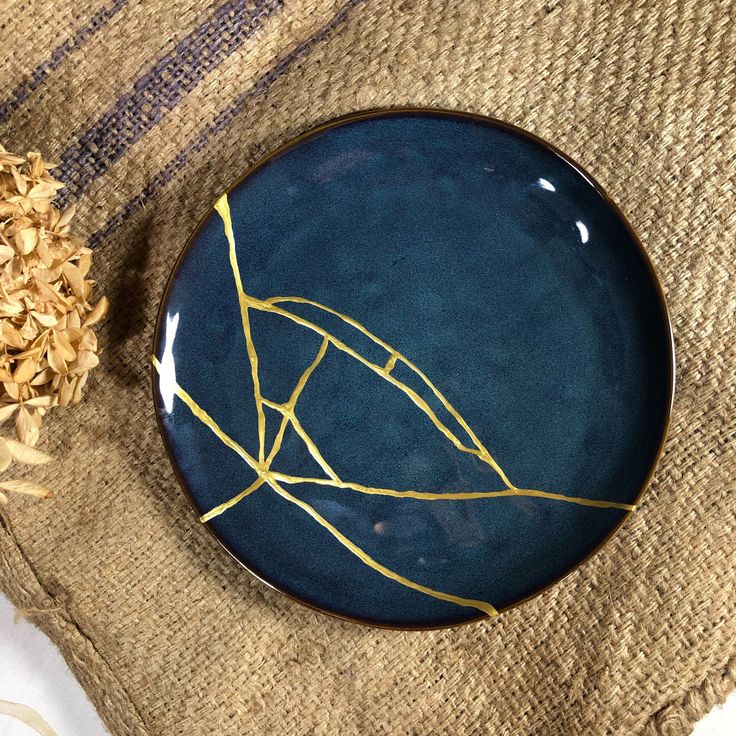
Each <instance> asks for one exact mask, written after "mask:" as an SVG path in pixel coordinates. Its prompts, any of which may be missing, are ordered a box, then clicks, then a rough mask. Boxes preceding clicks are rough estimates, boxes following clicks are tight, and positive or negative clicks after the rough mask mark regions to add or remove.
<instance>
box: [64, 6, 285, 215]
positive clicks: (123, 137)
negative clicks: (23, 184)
mask: <svg viewBox="0 0 736 736" xmlns="http://www.w3.org/2000/svg"><path fill="white" fill-rule="evenodd" d="M282 4H283V0H255V2H252V3H250V2H249V3H246V2H244V0H230V2H227V3H226V4H225V5H222V6H221V7H219V8H218V9H217V10H216V11H215V13H214V14H213V15H212V16H210V17H209V18H208V19H207V20H206V21H205V22H204V23H202V24H201V25H200V26H199V27H197V28H196V29H195V30H194V31H192V32H191V33H190V34H189V35H188V36H186V37H185V38H183V39H182V40H181V41H179V43H178V44H177V45H176V48H175V49H174V50H173V51H172V52H171V53H170V54H167V55H166V56H164V57H163V58H162V59H161V60H160V61H159V62H157V63H156V65H155V66H154V67H153V68H151V69H150V70H149V71H148V72H146V73H145V74H144V75H143V76H141V77H140V78H139V79H138V80H137V81H136V82H135V84H134V85H133V91H132V92H130V93H129V94H126V95H124V96H123V97H121V98H120V99H119V100H118V101H117V103H116V104H115V106H114V107H113V108H111V109H110V110H109V111H108V112H106V113H105V114H104V115H103V116H102V117H101V118H100V119H99V120H98V121H97V122H96V123H95V124H94V125H92V127H90V128H89V129H88V130H86V131H85V132H84V133H83V134H82V135H81V136H80V137H79V139H78V140H77V141H75V142H74V143H73V144H72V145H70V146H69V147H68V148H67V149H66V150H65V151H64V152H63V153H62V154H61V156H59V157H58V161H59V165H58V170H57V172H56V175H57V176H58V177H59V178H61V179H62V180H63V181H65V182H66V184H67V186H66V189H64V190H62V192H61V193H60V196H59V204H60V206H61V207H64V206H65V205H66V204H67V203H68V200H69V199H70V198H71V197H79V196H80V195H81V194H83V193H84V192H85V191H87V189H88V188H89V187H90V185H91V184H92V182H94V181H95V179H97V177H99V176H102V175H103V174H104V173H105V172H106V171H107V170H108V169H109V168H110V166H111V165H112V164H113V163H114V162H115V161H117V160H118V159H120V158H121V157H122V156H123V155H124V154H125V152H126V151H127V150H128V149H129V148H130V146H132V145H133V144H134V143H135V142H136V141H138V140H140V138H142V137H143V135H144V134H145V133H147V132H148V131H149V130H151V128H153V127H154V126H155V125H156V124H157V123H158V122H159V121H160V120H161V118H162V117H163V116H164V115H165V114H166V112H168V111H169V110H172V109H174V108H175V107H176V106H177V105H178V104H179V102H180V101H181V100H182V98H184V97H185V96H186V95H187V93H188V92H190V91H191V90H192V89H193V88H194V87H196V86H197V84H198V83H199V82H200V81H201V80H202V78H203V77H204V76H205V74H207V73H208V72H210V71H212V70H213V69H215V68H216V67H218V66H219V65H220V64H221V63H222V62H223V61H224V60H225V59H227V57H228V56H230V55H231V54H232V53H233V52H234V51H236V50H237V49H238V48H239V47H240V46H242V45H243V43H244V42H245V41H246V40H247V39H249V38H250V37H251V36H252V35H253V34H254V33H255V32H256V31H258V30H259V29H260V28H261V27H262V26H263V23H264V21H265V20H266V19H267V18H268V17H269V16H271V15H272V14H273V13H274V12H275V11H276V10H277V9H278V8H280V7H281V5H282Z"/></svg>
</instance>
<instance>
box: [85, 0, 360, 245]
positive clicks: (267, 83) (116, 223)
mask: <svg viewBox="0 0 736 736" xmlns="http://www.w3.org/2000/svg"><path fill="white" fill-rule="evenodd" d="M364 2H365V0H348V2H346V3H345V4H344V5H343V6H342V8H341V9H340V10H339V11H338V12H337V13H336V14H335V15H334V16H333V17H332V18H331V19H330V20H329V21H328V22H327V23H326V24H325V25H324V26H322V28H320V29H319V30H318V31H317V32H316V33H315V34H314V35H313V36H310V37H309V38H308V39H306V40H305V41H302V42H301V43H300V44H299V45H298V46H296V47H294V49H292V51H290V52H289V53H288V54H287V55H286V56H284V57H282V58H281V59H280V60H279V61H278V62H277V63H276V64H275V65H274V66H273V67H271V69H269V70H268V71H267V72H266V73H265V74H263V75H262V76H261V77H260V78H259V79H258V81H257V82H256V83H255V84H254V85H253V86H252V87H250V88H249V89H247V90H245V92H243V93H242V94H241V95H240V96H239V97H238V98H237V99H236V100H235V102H234V103H233V104H232V105H231V106H230V107H227V108H225V109H224V110H222V111H221V112H220V113H219V114H218V115H217V117H216V118H215V119H214V121H213V122H212V123H210V124H209V125H208V126H207V127H206V128H203V129H202V131H201V132H200V134H199V136H198V137H197V138H196V139H195V140H194V141H192V142H191V143H189V144H188V145H187V146H186V147H185V148H183V149H182V150H181V152H180V153H179V154H178V155H177V156H176V157H175V158H173V159H171V161H169V163H168V164H166V166H164V168H163V169H161V170H160V171H159V172H158V173H157V174H156V175H155V176H154V177H153V178H152V179H151V180H150V181H149V182H148V184H146V186H145V187H144V189H143V191H141V192H140V194H137V195H136V196H135V197H133V198H132V199H130V200H128V202H127V203H126V204H125V206H124V207H123V208H122V209H121V210H120V211H119V212H118V213H117V214H116V215H114V216H113V217H112V218H111V219H110V220H108V221H107V223H105V225H103V226H102V227H101V228H100V229H99V230H97V232H95V233H94V234H93V235H92V236H91V237H90V238H89V241H88V242H89V245H91V246H92V247H94V246H96V245H98V244H99V243H100V242H101V241H102V240H104V239H105V238H108V237H110V236H111V235H112V234H113V233H114V232H115V231H116V230H118V229H119V228H120V227H121V226H122V225H123V223H125V222H126V221H127V220H128V219H129V218H130V217H131V216H132V215H133V214H134V213H135V212H136V211H137V210H139V209H140V208H141V207H143V206H145V204H146V203H147V202H148V201H149V200H150V199H151V198H152V197H154V196H156V194H158V192H159V191H160V190H161V189H163V188H164V187H165V186H166V185H167V184H168V183H169V182H170V181H171V180H172V179H173V178H174V176H176V173H177V172H178V171H179V170H180V169H181V168H182V166H184V165H185V164H186V162H187V160H188V159H189V157H190V156H191V155H192V154H194V153H197V152H198V151H201V150H202V149H203V148H204V147H205V146H206V145H207V144H208V143H209V141H210V139H211V138H212V137H213V136H215V135H217V134H218V133H221V132H222V131H223V130H225V128H227V126H228V125H229V124H230V123H231V122H232V120H233V119H234V118H235V117H237V116H238V115H240V113H242V112H243V111H244V110H245V108H246V106H247V105H248V102H249V101H250V100H252V99H253V98H255V97H257V96H259V95H260V94H262V93H264V92H266V91H267V90H268V89H269V87H271V85H272V84H273V83H274V82H275V81H276V80H277V79H278V78H279V77H281V76H282V75H283V74H284V73H285V72H286V71H287V70H288V69H289V68H290V67H291V66H292V65H293V64H294V63H295V62H297V61H298V60H299V59H301V58H302V57H303V56H304V55H305V54H307V53H308V52H309V51H310V49H311V48H312V47H313V46H315V45H316V44H318V43H319V42H320V41H322V40H323V39H324V38H326V37H327V36H328V35H329V34H330V33H331V32H332V31H333V30H334V29H335V28H337V27H338V26H339V25H341V24H342V23H343V22H344V21H345V20H346V19H347V17H348V13H349V11H350V10H351V9H352V8H353V7H355V6H357V5H361V4H362V3H364Z"/></svg>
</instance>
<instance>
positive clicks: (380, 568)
mask: <svg viewBox="0 0 736 736" xmlns="http://www.w3.org/2000/svg"><path fill="white" fill-rule="evenodd" d="M268 484H269V486H270V487H271V488H272V489H273V490H274V491H276V493H278V494H279V496H281V497H282V498H284V499H286V500H287V501H289V502H290V503H293V504H294V505H295V506H298V507H299V508H300V509H302V511H305V512H306V513H308V514H309V515H310V516H311V517H312V518H313V519H314V520H315V521H316V522H317V523H318V524H319V525H320V526H322V527H324V528H325V529H327V531H328V532H330V534H332V536H333V537H335V539H337V541H338V542H340V544H342V545H343V546H344V547H346V548H347V549H349V550H350V551H351V552H352V553H353V554H354V555H355V556H356V557H357V558H358V559H359V560H360V561H361V562H364V563H365V564H366V565H368V567H370V568H372V569H373V570H375V571H376V572H380V573H381V575H384V576H385V577H387V578H389V579H390V580H394V581H395V582H397V583H401V585H404V586H406V587H407V588H412V589H413V590H418V591H419V592H420V593H424V594H426V595H429V596H432V598H438V599H439V600H441V601H448V602H449V603H456V604H457V605H458V606H469V607H471V608H477V609H478V610H479V611H483V613H487V614H488V615H489V616H498V611H497V610H496V609H495V608H494V607H493V606H492V605H491V604H490V603H486V602H485V601H476V600H472V599H470V598H461V597H460V596H457V595H451V594H450V593H442V592H441V591H439V590H434V588H428V587H427V586H426V585H420V584H419V583H415V582H414V581H413V580H409V578H405V577H404V576H403V575H399V574H398V573H396V572H394V571H393V570H389V568H387V567H385V566H384V565H382V564H381V563H380V562H377V561H376V560H374V559H373V558H372V557H371V556H370V555H369V554H368V553H367V552H366V551H365V550H363V549H361V548H360V547H358V545H357V544H355V543H354V542H351V541H350V539H348V538H347V537H346V536H345V535H344V534H343V533H342V532H341V531H340V530H339V529H337V528H336V527H334V526H333V525H332V524H330V522H329V521H327V519H325V518H324V517H323V516H321V515H320V514H319V513H318V512H317V511H316V509H315V508H314V507H313V506H310V505H309V504H308V503H306V502H305V501H302V500H301V499H300V498H296V497H295V496H292V495H291V494H290V493H289V492H288V491H286V490H284V488H283V487H282V486H281V485H280V484H279V483H278V482H277V481H276V480H275V479H274V478H273V477H271V479H270V480H269V481H268Z"/></svg>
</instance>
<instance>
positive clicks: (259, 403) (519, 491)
mask: <svg viewBox="0 0 736 736" xmlns="http://www.w3.org/2000/svg"><path fill="white" fill-rule="evenodd" d="M215 209H216V210H217V212H218V213H219V215H220V217H221V218H222V220H223V225H224V230H225V236H226V238H227V241H228V246H229V257H230V265H231V268H232V271H233V277H234V280H235V287H236V290H237V293H238V303H239V306H240V313H241V321H242V325H243V335H244V337H245V342H246V350H247V353H248V360H249V363H250V367H251V378H252V381H253V391H254V398H255V403H256V409H257V412H258V445H259V447H258V455H259V457H258V460H256V459H255V458H253V457H252V456H251V455H250V454H249V453H248V452H247V451H246V450H245V449H244V448H243V447H241V445H239V444H238V443H237V442H236V441H235V440H233V439H232V438H231V437H229V436H228V435H227V434H226V433H225V432H224V431H223V430H222V429H221V428H220V427H219V426H218V425H217V423H216V422H215V421H214V420H213V419H212V417H210V415H209V414H207V412H206V411H205V410H204V409H202V408H201V407H200V406H199V405H198V404H197V403H196V401H194V399H193V398H192V397H191V396H190V395H189V394H188V393H187V392H186V391H185V390H184V389H183V388H182V387H181V386H179V385H178V384H175V385H174V393H175V395H176V396H178V397H179V398H180V399H181V400H182V401H183V402H184V404H185V405H186V406H187V407H188V408H189V410H190V411H191V412H192V414H193V415H194V416H195V417H196V418H197V419H198V420H199V421H201V422H202V423H203V424H205V425H206V426H207V427H208V428H209V429H210V430H211V431H212V432H213V433H214V434H215V436H216V437H217V438H218V439H219V440H220V441H221V442H223V444H225V445H226V446H227V447H229V448H230V449H231V450H233V451H234V452H236V453H237V454H238V455H239V456H240V457H241V458H242V459H243V460H245V461H246V463H247V464H248V465H249V466H250V467H251V469H253V470H254V471H255V472H256V474H257V476H258V477H257V478H256V479H255V481H254V482H253V483H251V485H250V486H248V487H247V488H246V489H245V490H243V491H241V492H240V493H239V494H237V495H236V496H233V497H232V498H231V499H229V500H228V501H225V502H224V503H222V504H220V505H219V506H216V507H215V508H213V509H211V510H210V511H209V512H207V513H206V514H204V515H203V516H202V517H201V521H203V522H206V521H209V520H211V519H212V518H214V517H215V516H218V515H219V514H222V513H223V512H225V511H227V509H229V508H231V507H232V506H234V505H235V504H237V503H238V502H239V501H241V500H242V499H244V498H246V497H247V496H249V495H250V494H251V493H254V492H255V491H256V490H258V489H259V488H260V487H261V486H262V485H268V487H270V488H271V490H273V491H274V492H275V493H277V494H278V495H279V496H281V497H282V498H284V499H285V500H287V501H289V502H290V503H292V504H294V505H296V506H298V507H299V508H300V509H302V510H303V511H305V512H306V513H307V514H309V516H311V517H312V518H313V519H314V520H315V521H316V522H317V523H318V524H319V525H320V526H322V527H323V528H324V529H326V530H327V531H329V532H330V534H332V536H333V537H334V538H335V539H337V541H339V542H340V544H342V545H343V546H344V547H346V548H347V549H348V550H349V551H350V552H352V553H353V554H354V555H355V556H356V557H358V558H359V559H360V560H361V561H362V562H363V563H364V564H366V565H367V566H368V567H370V568H372V569H373V570H376V571H377V572H379V573H381V574H382V575H384V576H385V577H387V578H389V579H391V580H394V581H395V582H398V583H400V584H402V585H404V586H406V587H408V588H411V589H413V590H417V591H419V592H422V593H425V594H426V595H429V596H432V597H434V598H437V599H440V600H444V601H449V602H452V603H456V604H457V605H460V606H470V607H473V608H477V609H478V610H480V611H483V612H484V613H487V614H488V615H491V616H493V615H497V611H496V609H495V608H494V607H493V606H492V605H491V604H490V603H487V602H485V601H477V600H471V599H467V598H461V597H459V596H454V595H451V594H449V593H443V592H441V591H437V590H434V589H432V588H428V587H426V586H424V585H420V584H419V583H415V582H414V581H412V580H409V579H408V578H405V577H403V576H402V575H399V574H398V573H396V572H394V571H393V570H390V569H389V568H387V567H385V566H384V565H382V564H381V563H379V562H377V561H376V560H375V559H373V558H372V557H371V556H370V555H369V554H368V553H367V552H365V550H363V549H361V548H360V547H359V546H358V545H356V544H355V543H354V542H352V541H351V540H350V539H348V538H347V537H346V536H345V535H344V534H343V533H342V532H340V530H339V529H337V528H336V527H335V526H333V525H332V524H330V522H328V521H327V520H326V519H325V518H324V517H322V516H321V515H320V514H319V513H318V512H317V511H316V510H315V509H314V508H313V507H312V506H311V505H310V504H308V503H307V502H306V501H303V500H301V499H299V498H296V497H295V496H293V495H291V494H290V493H289V492H288V491H286V490H285V489H284V488H283V486H282V485H281V483H286V484H294V485H298V484H311V485H317V486H330V487H333V488H339V489H343V490H352V491H356V492H359V493H365V494H372V495H383V496H391V497H395V498H410V499H415V500H420V501H455V500H470V499H484V498H486V499H487V498H502V497H508V496H532V497H537V498H546V499H551V500H555V501H564V502H568V503H574V504H580V505H583V506H592V507H595V508H615V509H620V510H624V511H633V510H634V509H635V506H633V505H630V504H622V503H617V502H613V501H597V500H594V499H587V498H578V497H573V496H565V495H562V494H558V493H550V492H547V491H539V490H534V489H523V488H517V487H516V486H514V485H513V484H512V483H511V482H510V481H509V480H508V478H507V476H506V475H505V473H504V472H503V470H501V468H500V466H499V465H498V463H496V461H495V460H494V459H493V457H492V456H491V454H490V452H489V451H488V450H487V448H486V447H485V446H484V445H483V444H482V443H481V441H480V440H479V438H478V437H477V435H476V434H475V433H474V432H473V430H472V429H471V428H470V425H468V423H467V422H466V421H465V419H464V418H463V417H462V416H461V415H460V413H459V412H458V411H457V410H456V409H455V408H454V407H453V406H452V404H450V402H449V401H448V400H447V398H446V397H445V396H444V395H443V394H442V393H441V392H440V390H439V389H438V388H437V387H436V386H435V385H434V384H433V383H432V382H431V381H430V380H429V378H428V377H427V376H426V375H425V374H424V373H423V372H422V371H421V370H420V369H419V368H418V367H417V366H416V365H414V363H412V362H411V361H410V360H409V359H408V358H406V357H405V356H403V355H402V354H401V353H399V352H398V351H396V350H394V349H393V348H392V347H391V346H390V345H388V344H387V343H386V342H384V341H383V340H381V339H380V338H379V337H377V336H376V335H374V334H373V333H372V332H370V331H369V330H367V329H366V328H365V327H363V325H361V324H360V323H359V322H357V321H356V320H354V319H352V317H349V316H348V315H345V314H342V313H340V312H338V311H336V310H334V309H332V308H330V307H327V306H325V305H323V304H320V303H318V302H315V301H312V300H310V299H305V298H302V297H272V298H271V299H267V300H260V299H256V298H254V297H252V296H250V295H248V294H246V293H245V291H244V289H243V283H242V279H241V277H240V270H239V267H238V262H237V251H236V245H235V235H234V233H233V227H232V219H231V216H230V207H229V204H228V200H227V195H226V194H225V195H223V196H222V197H221V198H220V199H219V200H218V202H217V204H216V205H215ZM289 302H291V303H301V304H308V305H310V306H313V307H315V308H317V309H321V310H322V311H325V312H328V313H330V314H333V315H335V316H336V317H338V318H339V319H341V320H342V321H343V322H345V323H346V324H348V325H350V326H352V327H353V328H355V329H357V330H359V331H360V332H361V333H363V334H364V335H366V336H367V337H368V338H369V339H371V340H372V341H373V342H374V343H376V344H378V345H379V346H381V347H382V348H383V349H384V350H386V351H387V352H388V353H389V357H388V359H387V361H386V363H385V365H383V366H379V365H377V364H375V363H372V362H371V361H369V360H368V359H367V358H365V357H363V356H362V355H360V354H359V353H358V352H357V351H355V350H353V349H352V348H350V347H349V346H348V345H346V344H345V343H344V342H342V341H341V340H339V339H338V338H336V337H335V336H334V335H332V334H331V333H329V332H328V331H327V330H325V329H323V328H322V327H320V326H319V325H317V324H315V323H313V322H311V321H310V320H307V319H304V318H303V317H300V316H298V315H296V314H293V313H292V312H289V311H288V310H286V309H283V308H281V307H279V306H277V305H278V304H279V303H289ZM249 308H254V309H257V310H260V311H263V312H270V313H273V314H277V315H280V316H283V317H285V318H287V319H290V320H291V321H293V322H295V323H296V324H299V325H301V326H303V327H306V328H308V329H310V330H312V331H313V332H316V333H317V334H319V335H321V336H322V343H321V345H320V348H319V351H318V353H317V355H316V356H315V358H314V360H313V361H312V363H311V364H310V365H309V366H308V367H307V368H306V370H305V371H304V372H303V373H302V375H301V376H300V377H299V380H298V381H297V384H296V386H295V387H294V390H293V391H292V394H291V396H290V398H289V400H288V401H287V402H286V403H284V404H277V403H275V402H272V401H269V400H268V399H265V398H264V397H263V396H262V394H261V390H260V382H259V378H258V353H257V351H256V348H255V344H254V342H253V337H252V334H251V330H250V320H249V316H248V310H249ZM330 345H333V346H334V347H336V348H337V349H338V350H340V351H342V352H344V353H346V354H347V355H349V356H351V357H352V358H354V359H355V360H357V361H358V362H360V363H362V364H363V365H365V366H366V367H368V368H369V369H370V370H372V371H373V372H374V373H376V374H378V375H380V376H381V377H382V378H383V379H384V380H386V381H388V382H389V383H390V384H392V385H394V386H395V387H396V388H398V389H399V390H401V391H402V392H403V393H405V394H406V395H407V396H409V398H410V399H411V400H412V401H413V402H414V404H416V406H418V407H419V408H420V409H421V410H422V411H423V412H424V413H425V414H426V415H427V416H428V417H429V419H430V420H431V421H432V423H433V424H434V425H435V427H436V428H437V429H438V430H439V431H440V432H441V433H442V434H443V435H444V436H445V437H447V438H448V439H449V440H450V441H451V442H452V444H453V445H454V446H455V447H456V448H457V449H458V450H460V451H462V452H467V453H470V454H472V455H475V456H477V457H478V458H479V459H480V460H481V461H483V462H484V463H486V464H487V465H489V466H490V467H491V468H493V469H494V470H495V471H496V472H497V473H498V475H499V476H500V478H501V479H502V481H503V482H504V484H505V485H506V490H503V491H479V492H457V493H456V492H448V493H427V492H421V491H398V490H394V489H391V488H376V487H372V486H364V485H360V484H358V483H351V482H347V481H342V480H340V478H339V477H338V476H337V474H336V473H335V471H334V470H333V469H332V468H331V467H330V465H329V464H328V463H327V461H326V460H325V459H324V457H323V455H322V453H321V452H320V450H319V448H318V447H317V445H316V444H315V443H314V441H313V440H312V439H311V437H310V436H309V435H308V434H307V432H306V430H305V429H304V427H302V425H301V423H300V422H299V420H298V419H297V418H296V414H295V407H296V402H297V400H298V398H299V395H300V394H301V392H302V391H303V390H304V387H305V386H306V384H307V381H308V380H309V378H310V377H311V376H312V374H313V373H314V371H315V369H316V368H317V366H318V365H319V364H320V362H321V361H322V359H323V358H324V356H325V354H326V352H327V348H328V347H329V346H330ZM399 360H400V361H401V362H402V363H404V364H405V365H406V366H407V367H408V368H409V369H410V370H411V371H412V372H414V373H415V374H416V375H417V376H418V377H419V378H420V379H421V380H422V381H423V383H424V384H425V385H426V386H427V387H428V388H429V389H430V390H431V391H432V393H433V394H434V395H435V397H436V398H437V399H439V401H440V403H441V404H442V405H443V407H444V408H445V410H446V411H447V412H448V413H449V414H450V415H451V416H452V417H453V419H455V421H456V422H457V423H458V424H459V425H460V426H461V427H462V428H463V430H465V432H466V433H467V435H468V437H470V439H471V440H472V442H473V444H474V445H475V447H472V448H471V447H467V446H466V445H465V444H463V442H462V441H461V440H460V439H459V438H458V437H457V436H456V435H455V434H454V433H453V432H452V430H450V429H449V427H447V426H446V425H445V424H444V423H443V422H442V421H441V420H440V419H439V417H437V415H436V414H435V412H434V411H433V410H432V409H431V407H430V406H429V405H428V404H427V402H426V401H425V400H424V399H423V398H422V397H421V396H420V395H419V394H418V393H417V392H416V391H414V390H413V389H412V388H410V387H409V386H407V385H406V384H405V383H403V382H402V381H399V380H398V379H396V378H395V377H394V376H392V375H390V374H391V371H392V370H393V368H394V367H395V365H396V363H397V361H399ZM153 364H154V366H155V368H156V370H157V371H158V372H159V374H160V372H161V366H160V364H159V362H158V360H157V359H156V357H155V356H154V357H153ZM264 404H265V405H266V406H269V407H270V408H272V409H274V410H275V411H277V412H279V413H280V414H281V415H282V419H281V424H280V426H279V429H278V432H277V434H276V437H275V438H274V442H273V445H272V447H271V450H270V451H269V453H268V457H265V444H266V443H265V427H266V419H265V412H264V411H263V406H264ZM289 423H291V425H292V427H293V428H294V430H295V431H296V432H297V434H298V436H299V437H300V438H301V439H302V441H303V442H304V444H305V446H306V447H307V449H308V451H309V453H310V454H311V455H312V457H313V458H314V459H315V461H316V462H317V463H318V464H319V465H320V467H321V468H322V470H324V472H325V473H326V474H327V475H328V476H329V478H303V477H297V476H291V475H288V474H285V473H279V472H276V471H272V470H271V465H272V463H273V461H274V460H275V459H276V457H277V455H278V453H279V451H280V449H281V446H282V443H283V438H284V433H285V431H286V428H287V426H288V424H289Z"/></svg>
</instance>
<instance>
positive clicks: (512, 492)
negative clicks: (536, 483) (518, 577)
mask: <svg viewBox="0 0 736 736" xmlns="http://www.w3.org/2000/svg"><path fill="white" fill-rule="evenodd" d="M267 476H268V477H269V478H271V477H272V478H275V479H276V480H278V481H281V482H282V483H288V484H290V485H301V484H307V483H313V484H314V485H319V486H330V487H332V488H344V489H346V490H351V491H357V492H359V493H367V494H371V495H376V496H392V497H393V498H413V499H417V500H419V501H471V500H474V499H483V498H506V497H514V496H517V497H518V496H533V497H536V498H548V499H551V500H554V501H565V502H567V503H574V504H578V505H580V506H592V507H594V508H599V509H620V510H622V511H635V510H636V506H633V505H631V504H628V503H618V502H617V501H597V500H595V499H591V498H579V497H576V496H565V495H564V494H561V493H551V492H549V491H538V490H535V489H532V488H514V489H506V490H504V491H463V492H448V493H430V492H426V491H396V490H394V489H393V488H375V487H373V486H364V485H360V484H359V483H350V482H348V481H341V480H328V479H327V478H302V477H299V476H293V475H287V474H286V473H279V472H277V471H271V470H270V471H269V472H268V474H267Z"/></svg>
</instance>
